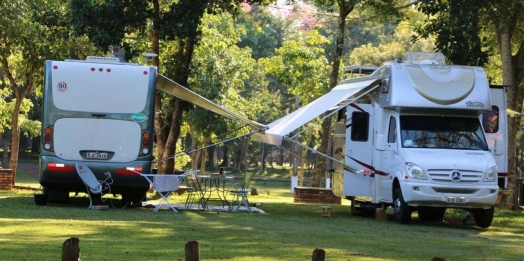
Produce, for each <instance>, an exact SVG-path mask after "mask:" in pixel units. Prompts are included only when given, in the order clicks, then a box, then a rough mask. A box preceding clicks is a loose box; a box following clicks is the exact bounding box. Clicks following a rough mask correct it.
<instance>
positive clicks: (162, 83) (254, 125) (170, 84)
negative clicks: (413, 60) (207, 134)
mask: <svg viewBox="0 0 524 261" xmlns="http://www.w3.org/2000/svg"><path fill="white" fill-rule="evenodd" d="M156 88H157V89H158V90H160V91H163V92H165V93H167V94H170V95H173V96H175V97H178V98H180V99H182V100H185V101H188V102H190V103H193V104H195V105H197V106H199V107H202V108H204V109H207V110H210V111H212V112H215V113H217V114H219V115H222V116H225V117H227V118H230V119H232V120H237V121H240V122H243V123H245V124H247V125H249V126H250V127H251V129H252V130H261V129H265V128H267V126H266V125H264V124H261V123H258V122H255V121H252V120H249V119H247V118H245V117H243V116H240V115H239V114H237V113H235V112H232V111H230V110H228V109H226V108H224V107H222V106H220V105H218V104H216V103H214V102H212V101H210V100H208V99H206V98H204V97H202V96H200V95H198V94H196V93H195V92H193V91H191V90H189V89H187V88H186V87H184V86H182V85H180V84H178V83H176V82H174V81H172V80H171V79H169V78H167V77H165V76H164V75H162V74H158V75H157V77H156Z"/></svg>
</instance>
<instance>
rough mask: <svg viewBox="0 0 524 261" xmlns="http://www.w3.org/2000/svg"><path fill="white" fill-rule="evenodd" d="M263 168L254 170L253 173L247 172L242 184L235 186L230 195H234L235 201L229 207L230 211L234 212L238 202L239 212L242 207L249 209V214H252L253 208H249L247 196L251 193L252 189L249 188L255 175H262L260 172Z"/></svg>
mask: <svg viewBox="0 0 524 261" xmlns="http://www.w3.org/2000/svg"><path fill="white" fill-rule="evenodd" d="M261 170H262V168H260V169H258V170H256V169H255V170H253V171H251V172H248V171H246V173H245V174H244V178H243V179H242V183H240V184H234V189H233V190H231V191H230V192H229V193H231V194H233V200H232V201H231V204H230V205H229V210H230V211H233V209H234V207H235V206H233V204H234V203H235V202H238V205H237V206H236V208H237V210H238V209H239V208H240V207H241V206H245V207H246V208H247V211H248V212H251V207H250V206H249V201H248V200H247V194H248V193H250V192H251V189H250V188H249V184H250V183H251V179H252V178H253V175H255V173H256V174H260V171H261Z"/></svg>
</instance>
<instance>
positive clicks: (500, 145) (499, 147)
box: [493, 139, 505, 155]
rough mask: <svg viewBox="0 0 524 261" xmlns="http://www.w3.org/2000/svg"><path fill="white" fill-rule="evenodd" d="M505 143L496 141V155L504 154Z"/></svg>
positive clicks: (494, 152)
mask: <svg viewBox="0 0 524 261" xmlns="http://www.w3.org/2000/svg"><path fill="white" fill-rule="evenodd" d="M504 149H505V148H504V141H502V140H498V139H497V140H495V150H494V151H493V154H494V155H502V154H504Z"/></svg>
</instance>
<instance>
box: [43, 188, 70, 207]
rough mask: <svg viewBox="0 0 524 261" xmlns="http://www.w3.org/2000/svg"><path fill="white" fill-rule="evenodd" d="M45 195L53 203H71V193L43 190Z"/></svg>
mask: <svg viewBox="0 0 524 261" xmlns="http://www.w3.org/2000/svg"><path fill="white" fill-rule="evenodd" d="M43 193H44V194H46V195H47V196H48V199H49V200H48V201H49V202H53V203H67V202H69V191H67V190H61V189H56V188H48V187H44V188H43Z"/></svg>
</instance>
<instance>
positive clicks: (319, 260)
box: [62, 237, 326, 261]
mask: <svg viewBox="0 0 524 261" xmlns="http://www.w3.org/2000/svg"><path fill="white" fill-rule="evenodd" d="M325 258H326V252H325V251H324V249H320V248H317V249H315V250H313V255H312V257H311V261H324V260H325ZM79 260H80V239H78V238H76V237H72V238H69V239H67V240H66V241H64V243H63V244H62V261H79ZM185 261H200V246H199V244H198V242H197V241H189V242H187V243H186V246H185Z"/></svg>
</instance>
